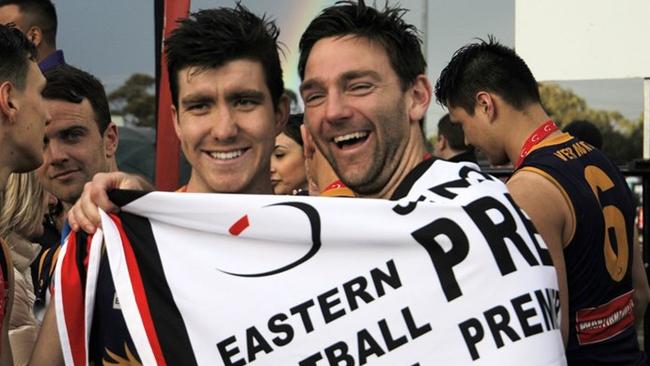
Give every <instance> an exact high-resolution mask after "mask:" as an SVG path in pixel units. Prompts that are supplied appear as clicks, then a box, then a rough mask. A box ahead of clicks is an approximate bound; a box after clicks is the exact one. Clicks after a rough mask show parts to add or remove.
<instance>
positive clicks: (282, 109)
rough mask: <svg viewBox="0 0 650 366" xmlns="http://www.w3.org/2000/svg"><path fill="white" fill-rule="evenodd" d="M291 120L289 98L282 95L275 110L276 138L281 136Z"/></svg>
mask: <svg viewBox="0 0 650 366" xmlns="http://www.w3.org/2000/svg"><path fill="white" fill-rule="evenodd" d="M288 120H289V97H288V96H287V95H286V94H282V96H281V97H280V100H279V101H278V106H277V107H276V108H275V136H277V135H279V134H280V132H282V129H283V128H284V125H286V124H287V121H288Z"/></svg>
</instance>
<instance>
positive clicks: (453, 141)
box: [438, 113, 473, 151]
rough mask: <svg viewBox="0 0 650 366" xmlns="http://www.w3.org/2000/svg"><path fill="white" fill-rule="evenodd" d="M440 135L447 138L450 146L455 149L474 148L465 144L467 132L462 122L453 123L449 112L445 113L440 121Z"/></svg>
mask: <svg viewBox="0 0 650 366" xmlns="http://www.w3.org/2000/svg"><path fill="white" fill-rule="evenodd" d="M438 135H441V136H444V137H445V139H447V143H448V144H449V147H451V148H452V149H454V150H460V151H464V150H473V148H472V146H469V145H466V144H465V133H464V132H463V127H462V126H461V125H460V124H457V123H452V122H451V118H449V113H447V114H445V115H444V116H442V118H440V120H439V121H438Z"/></svg>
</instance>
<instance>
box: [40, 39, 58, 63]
mask: <svg viewBox="0 0 650 366" xmlns="http://www.w3.org/2000/svg"><path fill="white" fill-rule="evenodd" d="M41 44H42V43H41ZM54 52H56V47H52V46H45V45H43V46H42V47H39V48H38V63H41V62H42V61H43V60H45V59H46V58H48V57H50V55H51V54H53V53H54Z"/></svg>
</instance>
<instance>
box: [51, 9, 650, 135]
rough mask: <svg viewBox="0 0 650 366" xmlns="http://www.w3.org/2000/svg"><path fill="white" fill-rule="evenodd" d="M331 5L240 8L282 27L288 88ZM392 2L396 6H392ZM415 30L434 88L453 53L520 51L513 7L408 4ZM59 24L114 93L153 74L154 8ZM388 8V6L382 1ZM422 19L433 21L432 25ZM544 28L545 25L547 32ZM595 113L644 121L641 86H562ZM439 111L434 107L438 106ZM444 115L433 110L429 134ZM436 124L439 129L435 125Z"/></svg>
mask: <svg viewBox="0 0 650 366" xmlns="http://www.w3.org/2000/svg"><path fill="white" fill-rule="evenodd" d="M333 2H334V1H329V0H318V1H317V0H274V1H267V0H242V3H244V4H245V5H247V6H248V7H249V8H250V9H251V10H253V11H254V12H256V13H258V14H261V13H264V12H266V13H267V14H269V15H270V16H272V17H274V18H276V19H277V21H278V23H279V25H280V27H281V39H282V40H283V42H284V43H285V44H286V48H287V54H286V60H285V81H286V84H287V86H288V87H291V88H294V89H295V88H297V85H298V80H297V72H296V70H295V60H296V59H297V40H298V37H299V35H300V33H301V31H302V30H303V29H304V27H305V26H306V24H308V22H309V21H310V20H311V19H312V18H313V17H314V15H316V14H317V13H318V11H320V10H321V9H322V8H323V7H324V6H327V5H329V4H332V3H333ZM391 2H392V1H391ZM400 2H401V4H402V5H403V6H404V7H407V8H410V9H411V10H412V11H411V12H410V13H409V14H408V15H407V19H408V21H409V22H411V23H413V24H416V25H417V26H418V27H419V28H421V29H422V30H423V31H425V32H426V40H425V41H426V50H427V60H428V65H429V68H428V74H429V77H430V78H431V81H432V83H435V81H436V79H437V78H438V75H439V73H440V70H441V69H442V68H443V67H444V66H445V65H446V63H447V62H448V61H449V59H450V57H451V55H452V54H453V52H454V51H455V50H456V49H458V48H459V47H461V46H462V45H464V44H466V43H468V42H471V41H472V39H474V38H476V37H482V38H484V37H486V35H487V34H493V35H495V36H496V37H497V38H498V39H499V40H500V41H501V42H502V43H504V44H506V45H509V46H514V0H490V1H480V0H454V1H448V0H429V1H428V4H427V6H426V7H425V6H424V5H423V4H424V3H425V0H402V1H400ZM54 3H55V5H56V7H57V12H58V16H59V34H58V38H57V39H58V46H59V48H62V49H63V50H64V51H65V56H66V60H67V61H68V62H69V63H71V64H73V65H76V66H78V67H80V68H82V69H85V70H87V71H89V72H91V73H93V74H95V75H96V76H97V77H99V78H100V80H102V82H103V83H104V84H105V86H106V88H107V89H108V90H109V91H110V90H113V89H115V88H116V87H118V86H119V85H120V84H121V83H122V82H123V81H124V80H125V79H126V78H128V77H129V75H131V74H133V73H135V72H141V73H147V74H150V75H153V74H154V47H155V45H154V29H153V1H151V0H111V1H98V0H95V1H89V0H54ZM378 3H382V4H383V0H381V1H378ZM232 4H234V1H233V0H194V1H193V2H192V10H198V9H205V8H211V7H217V6H224V5H225V6H230V5H232ZM425 10H426V11H425ZM424 19H428V21H427V22H425V21H424ZM544 26H545V25H544ZM560 84H561V85H562V86H565V87H569V88H571V89H573V91H574V92H576V93H577V94H578V95H580V96H582V97H583V98H585V99H586V100H587V103H588V104H589V106H591V107H593V108H600V109H609V110H618V111H620V112H621V113H623V114H624V115H625V116H627V117H628V118H634V119H636V118H638V116H639V115H640V114H641V112H642V109H643V95H642V80H641V79H627V80H606V81H603V80H597V81H596V80H593V81H579V82H578V81H572V82H562V83H560ZM434 104H435V103H434ZM442 113H444V111H443V110H442V109H441V108H440V107H439V106H437V105H433V106H432V108H431V113H430V114H429V121H428V124H429V128H428V131H429V133H434V131H433V129H432V128H431V127H432V126H433V125H435V123H436V122H437V118H439V117H440V115H441V114H442ZM432 122H433V123H432Z"/></svg>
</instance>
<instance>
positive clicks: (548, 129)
mask: <svg viewBox="0 0 650 366" xmlns="http://www.w3.org/2000/svg"><path fill="white" fill-rule="evenodd" d="M555 130H557V125H556V124H555V123H554V122H553V121H552V120H550V119H549V120H548V121H546V122H544V124H542V125H541V126H539V127H537V129H536V130H535V131H534V132H533V133H532V134H531V135H530V136H528V138H527V139H526V142H524V146H523V147H522V148H521V153H519V159H518V160H517V164H515V169H517V168H519V166H520V165H521V163H522V162H523V161H524V158H525V157H526V156H527V155H528V153H529V152H530V150H531V149H532V148H533V147H534V146H535V145H537V144H539V143H540V142H541V141H542V140H544V139H545V138H547V137H548V135H550V134H552V133H553V132H555Z"/></svg>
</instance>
